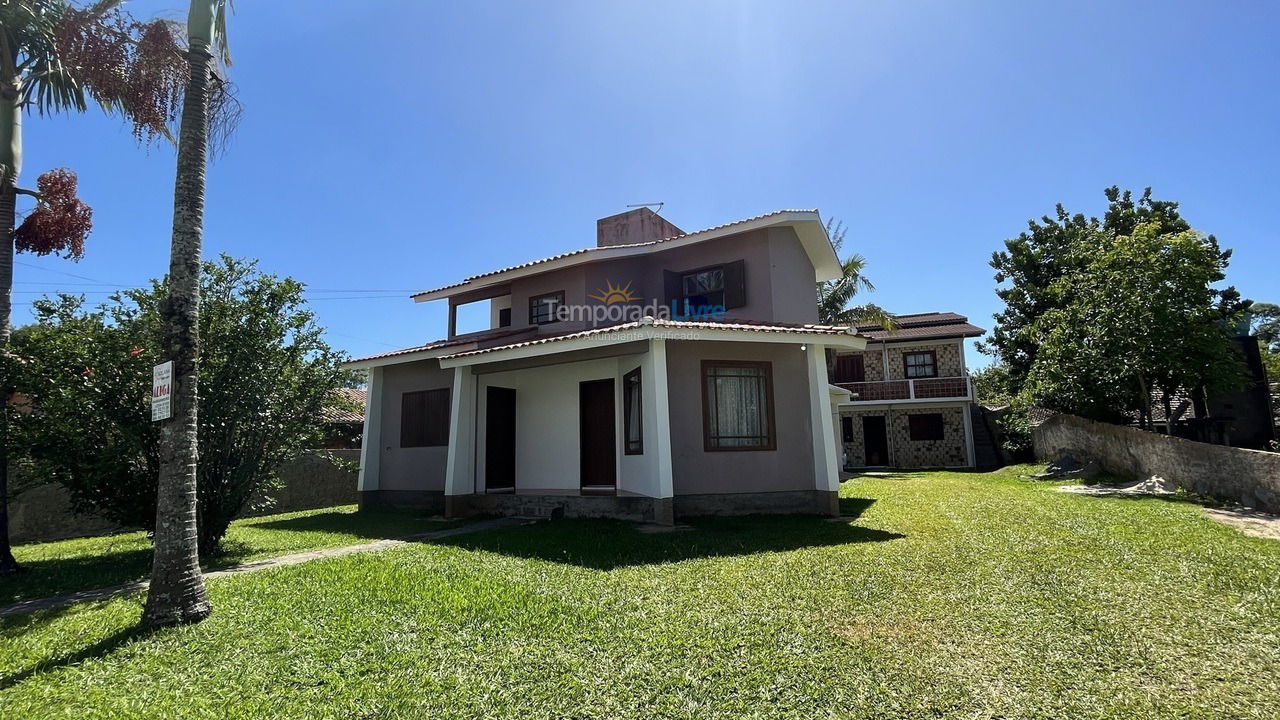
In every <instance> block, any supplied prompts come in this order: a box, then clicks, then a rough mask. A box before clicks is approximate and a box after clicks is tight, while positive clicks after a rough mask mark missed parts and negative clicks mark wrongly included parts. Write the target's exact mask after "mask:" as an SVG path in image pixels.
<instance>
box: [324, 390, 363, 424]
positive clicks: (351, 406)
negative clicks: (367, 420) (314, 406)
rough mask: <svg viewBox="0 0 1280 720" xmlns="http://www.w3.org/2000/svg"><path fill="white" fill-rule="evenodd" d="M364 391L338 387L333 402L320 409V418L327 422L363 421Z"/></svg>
mask: <svg viewBox="0 0 1280 720" xmlns="http://www.w3.org/2000/svg"><path fill="white" fill-rule="evenodd" d="M365 394H366V393H365V391H364V390H362V389H360V388H339V389H338V390H337V392H335V393H334V394H333V395H334V403H333V404H332V405H328V406H326V407H325V408H324V409H323V410H321V411H320V419H321V420H323V421H324V422H327V423H362V424H363V423H364V404H365Z"/></svg>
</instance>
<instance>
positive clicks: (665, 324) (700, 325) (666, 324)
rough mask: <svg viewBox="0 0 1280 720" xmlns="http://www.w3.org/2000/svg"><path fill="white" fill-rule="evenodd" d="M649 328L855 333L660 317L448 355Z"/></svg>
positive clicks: (825, 327)
mask: <svg viewBox="0 0 1280 720" xmlns="http://www.w3.org/2000/svg"><path fill="white" fill-rule="evenodd" d="M647 328H665V329H671V330H745V331H749V332H760V333H779V334H790V335H852V334H853V333H852V332H851V331H850V329H849V328H845V327H837V326H832V325H800V324H792V323H756V322H749V321H744V320H733V321H725V322H716V321H713V320H708V321H692V320H661V319H655V320H652V321H646V320H641V321H638V322H629V323H622V324H620V325H610V326H609V327H604V328H594V329H591V330H582V331H580V332H573V333H565V334H562V335H552V336H547V337H540V338H537V339H536V340H525V341H522V342H516V343H511V344H508V345H496V346H494V347H489V348H481V349H478V350H469V351H467V352H460V353H455V354H453V355H446V356H444V357H447V358H458V357H471V356H473V355H481V354H484V353H489V352H494V351H496V350H512V349H515V348H523V347H531V346H534V345H545V344H547V343H553V342H559V341H561V340H575V339H578V338H586V337H597V336H601V335H610V334H613V333H620V332H626V331H628V330H642V329H647Z"/></svg>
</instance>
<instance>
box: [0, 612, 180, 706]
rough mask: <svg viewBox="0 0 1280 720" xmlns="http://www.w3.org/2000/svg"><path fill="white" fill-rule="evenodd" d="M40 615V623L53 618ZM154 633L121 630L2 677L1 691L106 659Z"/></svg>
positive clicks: (142, 628)
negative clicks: (81, 664) (34, 678)
mask: <svg viewBox="0 0 1280 720" xmlns="http://www.w3.org/2000/svg"><path fill="white" fill-rule="evenodd" d="M50 612H52V611H50ZM40 615H41V616H40V617H39V618H38V619H37V620H38V622H40V623H45V622H48V621H49V620H50V619H51V617H52V616H51V615H48V616H47V615H45V614H44V613H41V614H40ZM4 625H5V629H6V630H7V629H8V625H9V623H8V622H6V623H4ZM154 632H156V628H151V627H147V626H143V625H130V626H129V627H125V628H121V629H120V630H117V631H115V632H113V633H111V634H110V635H108V636H106V637H104V638H102V639H100V640H98V641H96V642H94V643H92V644H90V645H86V646H85V647H82V648H80V649H79V650H73V651H70V652H66V653H64V654H62V655H60V656H57V657H50V658H46V659H44V660H41V661H39V662H37V663H36V664H34V665H32V666H31V667H29V668H25V669H23V670H18V671H16V672H12V673H5V674H2V675H0V690H7V689H9V688H11V687H13V686H15V685H17V684H19V683H21V682H23V681H25V680H28V679H30V678H32V677H34V676H36V675H42V674H44V673H47V672H53V671H56V670H60V669H62V668H65V667H71V666H72V665H75V664H77V663H81V662H84V661H86V660H96V659H98V658H103V657H106V656H107V655H110V654H111V653H113V652H115V651H116V650H117V649H119V648H121V647H123V646H125V645H127V644H129V643H131V642H133V641H134V640H138V639H141V638H144V637H147V636H149V635H151V634H153V633H154Z"/></svg>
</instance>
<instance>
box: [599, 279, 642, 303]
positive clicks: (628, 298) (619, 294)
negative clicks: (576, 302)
mask: <svg viewBox="0 0 1280 720" xmlns="http://www.w3.org/2000/svg"><path fill="white" fill-rule="evenodd" d="M599 292H600V294H599V295H588V296H587V297H589V298H591V299H592V300H599V301H600V302H602V303H604V304H605V305H613V304H615V303H628V302H635V301H637V300H640V299H641V298H640V296H639V295H632V294H631V283H627V284H626V285H624V286H618V287H614V285H613V283H612V282H610V281H608V280H605V282H604V290H601V291H599Z"/></svg>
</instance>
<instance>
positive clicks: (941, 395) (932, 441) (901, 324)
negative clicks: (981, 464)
mask: <svg viewBox="0 0 1280 720" xmlns="http://www.w3.org/2000/svg"><path fill="white" fill-rule="evenodd" d="M894 319H895V321H896V323H897V329H896V330H893V331H886V330H884V329H883V328H882V327H880V326H879V325H875V324H868V325H860V326H858V333H859V334H860V335H862V336H864V337H867V338H868V339H869V340H868V343H867V347H866V349H865V350H861V351H856V352H844V353H839V354H837V355H836V361H835V367H834V369H833V373H832V379H833V381H834V382H835V384H836V385H837V386H839V387H841V388H844V389H845V390H848V391H849V392H850V393H851V394H852V398H850V399H849V400H848V401H846V402H842V403H841V405H840V438H841V441H842V442H843V444H844V462H845V468H846V469H850V470H851V469H855V468H875V467H896V468H925V467H973V466H974V465H975V464H976V463H975V453H974V435H975V431H974V421H975V416H976V419H977V420H978V422H979V423H983V420H982V418H981V414H980V413H975V411H974V410H975V406H974V395H973V385H972V383H971V382H970V381H969V373H968V370H967V369H966V368H965V360H964V341H965V339H966V338H971V337H977V336H979V335H982V333H983V330H982V328H979V327H975V326H973V325H970V324H969V320H968V318H966V317H964V316H963V315H957V314H955V313H939V312H934V313H920V314H915V315H897V316H895V318H894ZM979 429H980V431H981V432H983V433H985V431H986V428H985V427H980V428H979ZM984 437H985V436H984Z"/></svg>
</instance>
